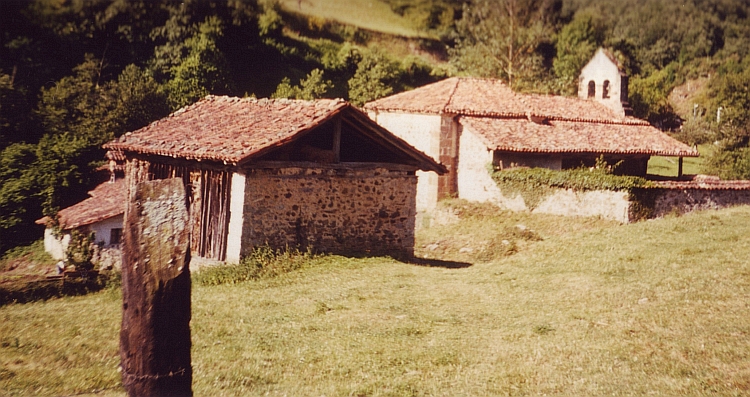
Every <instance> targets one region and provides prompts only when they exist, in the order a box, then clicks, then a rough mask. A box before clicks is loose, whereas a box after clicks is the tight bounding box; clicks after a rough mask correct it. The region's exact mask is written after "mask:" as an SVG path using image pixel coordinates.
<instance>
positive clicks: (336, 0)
mask: <svg viewBox="0 0 750 397" xmlns="http://www.w3.org/2000/svg"><path fill="white" fill-rule="evenodd" d="M281 4H282V6H283V7H284V8H285V9H287V10H289V11H292V12H298V13H301V14H304V15H308V16H310V17H316V18H321V19H330V20H334V21H338V22H341V23H344V24H349V25H353V26H356V27H359V28H363V29H367V30H371V31H375V32H381V33H387V34H392V35H396V36H404V37H418V36H420V34H419V32H417V31H416V30H415V29H414V28H413V27H412V25H411V22H409V20H407V19H406V18H403V17H401V16H400V15H398V14H396V13H394V12H393V11H392V10H391V8H390V7H389V6H388V5H387V4H386V3H385V2H382V1H379V0H302V1H301V3H299V2H298V0H281Z"/></svg>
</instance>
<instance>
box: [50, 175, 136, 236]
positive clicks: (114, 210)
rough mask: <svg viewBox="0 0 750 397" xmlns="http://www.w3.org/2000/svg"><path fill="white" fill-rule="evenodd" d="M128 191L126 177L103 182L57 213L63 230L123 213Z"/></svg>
mask: <svg viewBox="0 0 750 397" xmlns="http://www.w3.org/2000/svg"><path fill="white" fill-rule="evenodd" d="M126 191H127V185H126V184H125V179H118V180H116V181H115V182H105V183H102V184H101V185H99V186H97V187H96V188H95V189H94V190H92V191H90V192H89V196H91V197H89V198H87V199H86V200H83V201H81V202H80V203H78V204H74V205H72V206H70V207H68V208H65V209H62V210H60V212H58V213H57V215H58V216H59V218H60V227H62V228H63V230H68V229H73V228H77V227H81V226H86V225H91V224H93V223H96V222H101V221H103V220H106V219H109V218H112V217H115V216H117V215H121V214H123V213H124V212H125V200H126V196H127V192H126ZM46 221H47V218H46V217H45V218H42V219H39V220H37V221H36V223H38V224H44V223H46Z"/></svg>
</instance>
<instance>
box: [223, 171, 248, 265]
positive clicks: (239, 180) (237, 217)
mask: <svg viewBox="0 0 750 397" xmlns="http://www.w3.org/2000/svg"><path fill="white" fill-rule="evenodd" d="M244 205H245V175H243V174H238V173H236V172H235V173H234V174H232V192H231V196H230V203H229V230H228V231H227V252H226V254H227V255H226V261H227V262H231V263H239V261H240V251H241V249H242V222H243V207H244Z"/></svg>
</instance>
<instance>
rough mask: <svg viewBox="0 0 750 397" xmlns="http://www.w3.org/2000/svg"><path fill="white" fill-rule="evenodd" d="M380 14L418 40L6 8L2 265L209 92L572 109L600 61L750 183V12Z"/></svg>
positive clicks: (444, 7)
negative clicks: (518, 95) (611, 62)
mask: <svg viewBox="0 0 750 397" xmlns="http://www.w3.org/2000/svg"><path fill="white" fill-rule="evenodd" d="M305 1H308V2H310V1H313V0H305ZM317 1H319V2H324V1H326V0H317ZM330 1H335V0H330ZM371 1H372V2H374V1H379V2H381V3H385V4H386V5H387V6H388V7H389V9H390V10H391V11H392V13H395V14H396V15H397V16H399V17H401V18H402V19H403V20H404V21H407V23H409V24H410V25H411V28H413V30H414V31H416V32H418V34H417V35H414V36H413V37H405V36H403V35H396V34H389V33H387V32H377V31H373V30H369V29H364V28H361V27H358V26H355V25H351V24H346V23H341V22H337V21H336V20H332V19H325V18H321V17H316V16H310V15H305V14H303V13H300V12H297V10H296V9H295V7H294V5H296V4H299V5H300V8H299V9H300V10H301V9H302V6H301V4H302V2H297V1H293V2H289V1H287V2H281V1H278V0H184V1H183V0H159V1H152V0H34V1H2V2H0V255H2V253H3V252H5V251H6V250H8V249H9V248H12V247H15V246H17V245H19V244H25V243H28V242H30V241H34V240H37V239H39V238H40V237H41V235H42V229H43V228H42V227H41V226H39V225H35V224H34V221H35V220H36V219H39V218H41V217H42V216H44V215H54V214H55V213H56V211H57V210H58V209H60V208H64V207H66V206H69V205H71V204H73V203H75V202H78V201H80V200H81V199H83V198H85V197H86V192H87V191H88V190H90V189H92V188H93V187H94V186H95V184H96V183H98V182H99V181H100V180H99V179H98V178H97V176H96V175H97V174H96V172H95V170H96V169H97V168H98V167H100V166H101V165H102V164H103V163H104V151H103V149H102V148H101V145H102V144H104V143H105V142H108V141H110V140H112V139H114V138H116V137H118V136H120V135H122V134H124V133H126V132H128V131H134V130H136V129H138V128H141V127H143V126H145V125H147V124H148V123H150V122H152V121H154V120H157V119H159V118H162V117H164V116H166V115H168V114H169V113H170V112H173V111H175V110H177V109H180V108H181V107H184V106H186V105H189V104H191V103H193V102H195V101H197V100H199V99H200V98H202V97H204V96H205V95H207V94H217V95H233V96H256V97H277V98H281V97H289V98H297V99H314V98H320V97H340V98H344V99H347V100H349V101H351V102H352V103H354V104H356V105H362V104H364V103H366V102H368V101H371V100H374V99H377V98H380V97H383V96H386V95H390V94H393V93H397V92H400V91H404V90H408V89H411V88H414V87H418V86H420V85H423V84H427V83H429V82H433V81H437V80H439V79H442V78H445V77H447V76H455V75H465V76H481V77H494V78H500V79H502V80H504V81H505V82H506V83H507V84H509V85H510V86H511V87H512V88H513V89H515V90H520V91H526V92H537V93H544V94H559V95H574V94H575V90H576V87H577V77H578V73H579V71H580V69H581V68H582V67H583V65H584V64H585V63H586V62H587V61H588V60H589V58H590V57H591V56H592V55H593V54H594V51H595V50H596V49H597V48H598V47H605V48H607V49H609V50H610V51H611V52H612V53H613V54H614V55H615V56H616V57H617V59H618V60H619V61H620V63H621V64H622V65H623V67H624V68H625V69H626V71H627V73H628V75H629V76H630V81H629V92H630V101H631V105H632V106H633V108H634V111H635V115H636V116H637V117H641V118H644V119H647V120H649V121H650V122H651V123H652V124H654V125H656V126H658V127H661V128H663V129H666V130H669V131H671V133H673V134H674V136H675V137H677V138H678V139H680V140H682V141H684V142H686V143H689V144H702V143H714V144H715V146H716V149H715V150H714V152H713V153H712V154H711V156H710V157H709V158H708V159H707V160H706V170H705V172H707V173H713V174H717V175H720V176H721V177H722V178H727V179H728V178H750V148H748V136H749V135H748V131H750V112H749V111H748V109H750V20H748V15H749V14H750V3H748V2H747V1H745V0H685V1H683V2H673V1H670V0H622V1H616V2H615V1H605V0H371ZM290 4H291V6H290ZM685 87H689V89H688V90H687V91H688V93H687V94H685V95H681V96H680V95H674V93H675V92H677V91H679V90H681V89H682V90H684V89H685Z"/></svg>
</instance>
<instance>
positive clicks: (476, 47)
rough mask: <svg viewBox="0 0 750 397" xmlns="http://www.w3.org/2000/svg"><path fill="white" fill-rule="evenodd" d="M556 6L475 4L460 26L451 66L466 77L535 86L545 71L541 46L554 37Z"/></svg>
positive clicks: (549, 0) (547, 0)
mask: <svg viewBox="0 0 750 397" xmlns="http://www.w3.org/2000/svg"><path fill="white" fill-rule="evenodd" d="M559 5H560V4H559V2H558V1H556V0H473V1H472V2H471V4H467V5H465V6H464V10H463V17H462V18H461V20H460V21H459V22H458V23H457V24H456V29H457V34H458V40H457V42H456V45H455V47H454V48H453V49H451V50H450V55H451V61H452V63H453V64H454V65H455V66H456V67H457V68H458V69H459V70H460V71H463V72H467V73H470V74H473V75H478V76H484V77H496V78H502V79H505V80H506V81H507V82H508V85H509V86H511V87H521V88H523V87H529V86H533V85H534V79H535V78H538V76H539V75H540V74H541V71H542V69H543V65H542V56H541V54H540V53H539V52H538V49H539V47H540V45H541V44H542V43H543V42H544V41H546V40H548V39H549V37H550V36H551V32H552V31H551V24H550V19H551V18H554V16H555V13H556V12H557V10H558V9H559Z"/></svg>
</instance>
